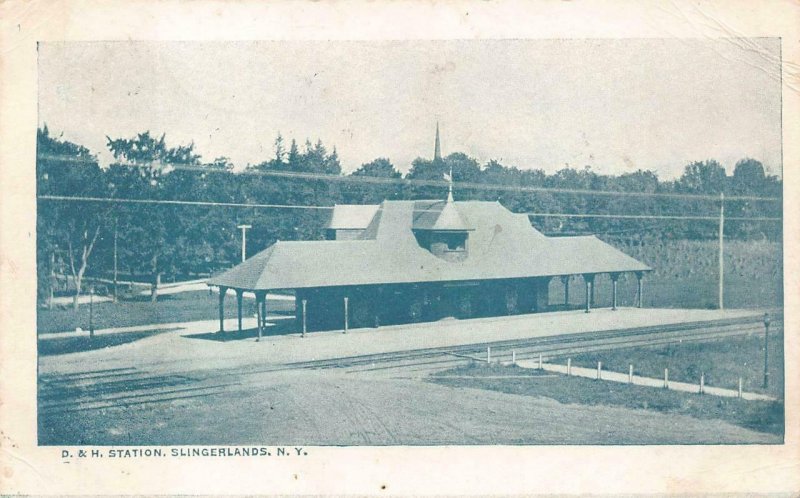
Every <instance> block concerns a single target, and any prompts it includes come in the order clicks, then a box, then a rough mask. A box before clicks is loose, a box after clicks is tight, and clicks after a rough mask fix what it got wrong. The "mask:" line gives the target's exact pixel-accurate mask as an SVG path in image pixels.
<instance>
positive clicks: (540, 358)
mask: <svg viewBox="0 0 800 498" xmlns="http://www.w3.org/2000/svg"><path fill="white" fill-rule="evenodd" d="M539 370H544V365H543V364H542V353H539Z"/></svg>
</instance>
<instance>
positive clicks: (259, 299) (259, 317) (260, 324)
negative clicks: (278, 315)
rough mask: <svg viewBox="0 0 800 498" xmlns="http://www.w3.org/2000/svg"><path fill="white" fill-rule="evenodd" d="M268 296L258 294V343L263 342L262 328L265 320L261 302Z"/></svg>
mask: <svg viewBox="0 0 800 498" xmlns="http://www.w3.org/2000/svg"><path fill="white" fill-rule="evenodd" d="M265 297H266V296H264V294H262V293H261V292H256V319H257V320H258V327H257V328H258V337H257V338H256V342H258V341H260V340H261V327H262V326H263V325H264V320H263V318H264V317H263V313H262V311H263V309H262V307H261V300H262V299H264V298H265Z"/></svg>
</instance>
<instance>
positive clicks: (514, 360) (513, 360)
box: [511, 349, 517, 365]
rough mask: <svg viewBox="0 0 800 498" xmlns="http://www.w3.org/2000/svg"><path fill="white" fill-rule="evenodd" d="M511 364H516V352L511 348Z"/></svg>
mask: <svg viewBox="0 0 800 498" xmlns="http://www.w3.org/2000/svg"><path fill="white" fill-rule="evenodd" d="M511 364H512V365H516V364H517V352H516V351H514V350H513V349H512V350H511Z"/></svg>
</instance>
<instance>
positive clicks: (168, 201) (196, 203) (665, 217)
mask: <svg viewBox="0 0 800 498" xmlns="http://www.w3.org/2000/svg"><path fill="white" fill-rule="evenodd" d="M37 199H39V200H43V201H64V202H96V203H111V204H150V205H172V206H195V207H227V208H244V209H249V208H256V209H305V210H332V209H334V207H335V206H317V205H301V204H262V203H248V202H216V201H186V200H173V199H130V198H122V197H85V196H64V195H47V194H43V195H39V196H37ZM516 214H524V215H527V216H529V217H553V218H612V219H637V220H638V219H642V220H645V219H646V220H652V219H655V220H714V221H716V220H718V219H719V217H717V216H685V215H656V214H652V215H651V214H636V215H634V214H607V213H596V214H595V213H535V212H525V213H516ZM782 219H783V218H780V217H774V218H771V217H765V216H759V217H736V216H731V217H727V216H726V217H725V220H726V221H781V220H782Z"/></svg>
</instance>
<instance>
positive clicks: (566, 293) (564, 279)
mask: <svg viewBox="0 0 800 498" xmlns="http://www.w3.org/2000/svg"><path fill="white" fill-rule="evenodd" d="M561 282H562V283H563V284H564V307H569V275H564V276H563V277H561Z"/></svg>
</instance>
